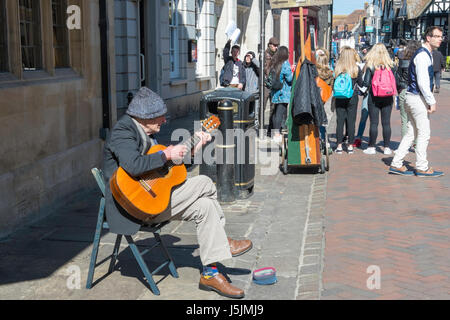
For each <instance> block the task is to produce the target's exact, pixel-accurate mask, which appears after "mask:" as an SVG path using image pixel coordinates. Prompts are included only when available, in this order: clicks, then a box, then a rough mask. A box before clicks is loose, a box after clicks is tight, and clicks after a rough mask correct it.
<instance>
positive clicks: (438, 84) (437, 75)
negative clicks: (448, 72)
mask: <svg viewBox="0 0 450 320" xmlns="http://www.w3.org/2000/svg"><path fill="white" fill-rule="evenodd" d="M434 85H435V87H436V89H439V88H440V87H441V72H440V71H437V72H436V71H435V72H434Z"/></svg>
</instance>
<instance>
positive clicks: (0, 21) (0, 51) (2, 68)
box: [0, 0, 8, 72]
mask: <svg viewBox="0 0 450 320" xmlns="http://www.w3.org/2000/svg"><path fill="white" fill-rule="evenodd" d="M5 2H6V0H0V72H7V71H8V46H7V45H6V43H7V34H6V6H5Z"/></svg>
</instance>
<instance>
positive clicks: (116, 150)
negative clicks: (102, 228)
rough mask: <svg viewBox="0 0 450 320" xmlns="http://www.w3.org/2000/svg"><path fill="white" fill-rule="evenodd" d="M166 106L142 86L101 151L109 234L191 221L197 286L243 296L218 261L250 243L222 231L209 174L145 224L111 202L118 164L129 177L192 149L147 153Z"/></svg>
mask: <svg viewBox="0 0 450 320" xmlns="http://www.w3.org/2000/svg"><path fill="white" fill-rule="evenodd" d="M166 112H167V107H166V105H165V103H164V101H163V100H162V99H161V97H160V96H159V95H157V94H156V93H154V92H153V91H151V90H150V89H148V88H145V87H143V88H141V89H140V90H139V91H138V92H137V93H136V95H135V96H134V98H133V100H132V101H131V103H130V105H129V106H128V109H127V112H126V114H125V115H124V116H123V117H122V118H121V119H120V120H119V121H118V122H117V123H116V125H115V126H114V128H113V129H112V131H111V135H110V137H109V138H108V140H107V142H106V144H105V149H104V166H103V170H104V174H105V179H106V181H108V183H107V184H106V186H107V190H106V218H107V220H108V224H109V227H110V231H111V232H113V233H117V234H123V235H133V234H135V233H136V232H137V231H139V229H140V227H141V225H142V224H144V223H148V224H153V223H160V222H164V221H167V220H171V219H174V220H184V221H193V222H194V223H195V225H196V229H197V238H198V243H199V250H200V260H201V261H202V264H203V266H204V267H203V272H202V275H201V276H200V283H199V288H200V289H203V290H208V291H216V292H217V293H219V294H220V295H223V296H226V297H229V298H242V297H244V291H243V290H241V289H239V288H236V287H234V286H232V285H231V284H230V283H229V282H228V281H227V280H226V278H225V277H224V276H223V275H222V274H220V273H219V272H218V270H217V267H216V262H219V261H222V260H226V259H229V258H231V257H236V256H239V255H241V254H243V253H245V252H247V251H249V250H250V249H251V248H252V242H251V241H250V240H233V239H231V238H228V237H227V235H226V233H225V229H224V226H225V215H224V213H223V211H222V208H221V207H220V204H219V202H218V201H217V191H216V187H215V185H214V183H213V182H212V180H211V179H210V178H208V177H207V176H202V175H199V176H196V177H193V178H189V179H187V180H186V181H185V182H184V183H183V184H181V185H179V186H177V187H175V188H174V189H173V190H172V195H171V201H170V206H169V208H168V209H167V210H166V211H164V212H163V213H161V214H159V215H157V216H156V217H154V218H153V219H151V220H149V221H145V222H144V221H139V220H137V219H135V218H133V217H132V216H131V215H129V214H128V213H127V212H126V211H125V210H124V209H123V208H122V207H121V206H120V205H119V204H118V203H117V202H116V201H115V199H114V198H113V196H112V193H111V190H110V187H109V180H110V178H111V176H112V175H113V173H114V172H115V171H116V170H117V168H118V167H119V166H120V167H122V168H123V169H124V170H125V171H126V172H127V173H128V174H129V175H130V176H132V177H136V178H137V177H140V176H142V175H144V174H146V173H148V172H149V171H153V170H157V169H159V168H162V167H164V165H165V164H166V162H168V161H173V162H174V163H180V162H181V161H182V159H183V158H184V157H185V155H186V154H187V153H188V152H189V151H190V150H188V149H187V146H185V145H183V144H178V145H175V146H173V145H171V146H169V147H167V148H166V149H164V150H163V151H159V152H157V153H151V154H147V152H148V150H149V149H150V148H151V146H152V145H154V144H157V143H156V140H155V139H154V136H153V135H154V134H155V133H158V132H159V130H160V128H161V125H162V124H164V123H165V122H166V118H165V114H166ZM196 134H197V135H198V137H199V138H200V140H201V141H200V142H199V143H198V144H197V146H196V147H195V148H194V152H196V151H198V150H199V149H200V148H201V146H202V145H204V144H206V143H207V142H208V141H210V140H211V136H210V135H209V134H208V133H204V132H199V133H196Z"/></svg>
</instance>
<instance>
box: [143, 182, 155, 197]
mask: <svg viewBox="0 0 450 320" xmlns="http://www.w3.org/2000/svg"><path fill="white" fill-rule="evenodd" d="M139 183H140V184H141V186H142V187H143V188H144V189H145V191H147V192H148V193H150V195H151V196H152V197H153V198H156V194H155V193H154V192H153V190H152V187H150V186H149V185H148V183H147V181H145V180H139Z"/></svg>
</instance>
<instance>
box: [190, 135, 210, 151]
mask: <svg viewBox="0 0 450 320" xmlns="http://www.w3.org/2000/svg"><path fill="white" fill-rule="evenodd" d="M195 135H196V136H197V137H198V138H200V141H199V142H198V143H197V145H196V146H195V148H194V151H193V154H194V153H196V152H197V151H199V150H200V149H201V148H202V146H204V145H205V144H207V143H208V142H209V141H211V135H210V134H209V133H207V132H203V131H199V132H196V133H195Z"/></svg>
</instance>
